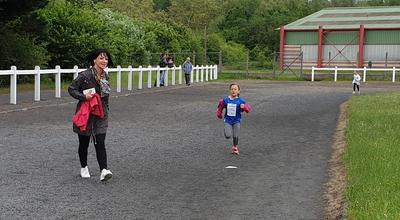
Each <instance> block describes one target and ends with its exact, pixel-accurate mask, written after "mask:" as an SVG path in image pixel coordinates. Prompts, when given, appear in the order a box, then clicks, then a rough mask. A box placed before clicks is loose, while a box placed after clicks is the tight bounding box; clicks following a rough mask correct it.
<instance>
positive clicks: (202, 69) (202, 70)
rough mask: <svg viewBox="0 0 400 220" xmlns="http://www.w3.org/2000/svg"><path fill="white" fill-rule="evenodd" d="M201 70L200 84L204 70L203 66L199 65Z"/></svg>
mask: <svg viewBox="0 0 400 220" xmlns="http://www.w3.org/2000/svg"><path fill="white" fill-rule="evenodd" d="M200 68H201V70H200V74H201V75H200V82H204V68H203V65H201V67H200Z"/></svg>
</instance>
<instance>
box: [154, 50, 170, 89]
mask: <svg viewBox="0 0 400 220" xmlns="http://www.w3.org/2000/svg"><path fill="white" fill-rule="evenodd" d="M159 65H160V67H161V68H165V67H167V65H168V61H167V54H165V53H162V54H161V57H160V64H159ZM164 80H165V70H161V71H160V86H164ZM156 83H157V82H156Z"/></svg>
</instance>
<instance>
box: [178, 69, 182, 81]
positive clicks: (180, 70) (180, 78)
mask: <svg viewBox="0 0 400 220" xmlns="http://www.w3.org/2000/svg"><path fill="white" fill-rule="evenodd" d="M178 77H179V79H178V83H179V85H180V84H182V66H179V74H178Z"/></svg>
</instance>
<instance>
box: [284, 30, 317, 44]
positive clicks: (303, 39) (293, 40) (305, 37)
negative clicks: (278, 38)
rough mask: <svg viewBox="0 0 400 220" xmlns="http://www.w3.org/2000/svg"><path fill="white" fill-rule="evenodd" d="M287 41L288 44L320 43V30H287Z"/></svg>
mask: <svg viewBox="0 0 400 220" xmlns="http://www.w3.org/2000/svg"><path fill="white" fill-rule="evenodd" d="M285 41H286V44H288V45H310V44H318V32H287V33H286V39H285Z"/></svg>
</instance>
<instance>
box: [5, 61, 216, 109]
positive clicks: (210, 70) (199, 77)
mask: <svg viewBox="0 0 400 220" xmlns="http://www.w3.org/2000/svg"><path fill="white" fill-rule="evenodd" d="M217 68H218V66H217V65H211V66H209V65H207V66H203V65H202V66H198V65H197V66H194V67H193V70H192V72H191V74H190V75H191V76H190V81H191V83H193V82H204V80H205V81H209V80H214V79H218V69H217ZM83 70H85V69H79V68H78V66H74V68H73V69H61V67H60V66H56V68H55V69H43V70H42V69H40V67H39V66H36V67H35V69H34V70H17V67H16V66H12V67H11V69H10V70H0V76H2V75H9V76H10V103H11V104H17V76H18V75H34V76H35V97H34V100H35V101H40V76H41V75H44V74H55V97H56V98H61V74H62V73H71V74H74V76H73V78H74V79H75V78H76V77H77V76H78V73H79V72H81V71H83ZM153 71H155V72H156V75H157V81H156V87H160V72H161V71H165V83H164V86H168V74H169V72H172V77H171V78H172V79H171V83H172V85H175V84H176V80H175V75H176V71H178V72H179V74H178V84H182V67H181V66H179V67H173V68H168V67H164V68H161V67H160V66H157V67H151V66H148V67H142V66H139V68H132V66H128V67H127V68H122V67H121V66H117V68H107V69H106V72H107V73H110V72H116V73H117V90H116V91H117V92H121V87H122V82H121V81H122V72H127V73H128V85H127V87H128V90H132V89H133V83H132V81H133V80H132V76H133V73H134V72H137V73H138V74H139V79H138V84H137V89H142V88H143V74H144V73H145V72H147V88H151V86H152V72H153Z"/></svg>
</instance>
